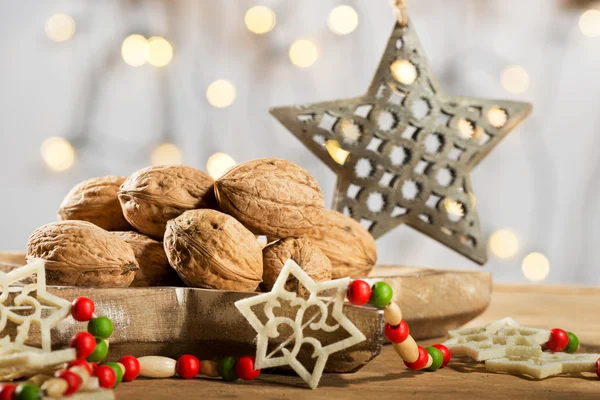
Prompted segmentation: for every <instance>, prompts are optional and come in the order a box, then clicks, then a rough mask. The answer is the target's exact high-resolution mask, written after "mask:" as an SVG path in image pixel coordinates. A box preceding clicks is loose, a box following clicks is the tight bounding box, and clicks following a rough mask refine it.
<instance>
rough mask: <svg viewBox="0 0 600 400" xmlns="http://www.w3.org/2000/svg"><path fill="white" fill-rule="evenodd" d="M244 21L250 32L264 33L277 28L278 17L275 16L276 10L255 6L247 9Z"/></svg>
mask: <svg viewBox="0 0 600 400" xmlns="http://www.w3.org/2000/svg"><path fill="white" fill-rule="evenodd" d="M244 22H245V23H246V28H248V30H249V31H250V32H252V33H256V34H257V35H263V34H265V33H268V32H271V31H272V30H273V28H275V23H276V22H277V17H276V16H275V12H274V11H273V10H271V9H270V8H269V7H266V6H254V7H252V8H250V9H249V10H248V11H246V15H245V16H244Z"/></svg>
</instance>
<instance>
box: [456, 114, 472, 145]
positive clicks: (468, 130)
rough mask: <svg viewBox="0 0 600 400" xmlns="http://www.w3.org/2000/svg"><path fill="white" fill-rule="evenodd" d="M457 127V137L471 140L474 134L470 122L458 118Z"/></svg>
mask: <svg viewBox="0 0 600 400" xmlns="http://www.w3.org/2000/svg"><path fill="white" fill-rule="evenodd" d="M457 126H458V136H460V137H461V138H463V139H465V140H468V139H471V138H472V137H473V134H474V133H475V127H474V126H473V123H472V122H471V121H469V120H467V119H464V118H460V119H459V120H458V122H457Z"/></svg>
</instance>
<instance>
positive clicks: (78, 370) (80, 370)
mask: <svg viewBox="0 0 600 400" xmlns="http://www.w3.org/2000/svg"><path fill="white" fill-rule="evenodd" d="M69 371H71V372H73V373H75V374H77V375H79V378H81V385H80V386H81V387H85V386H86V385H87V383H88V380H89V379H90V374H89V373H88V370H87V369H86V368H85V367H82V366H80V365H77V366H74V367H71V368H69Z"/></svg>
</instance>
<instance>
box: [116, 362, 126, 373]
mask: <svg viewBox="0 0 600 400" xmlns="http://www.w3.org/2000/svg"><path fill="white" fill-rule="evenodd" d="M117 365H118V366H119V368H121V371H123V375H125V372H127V371H126V370H125V366H124V365H123V364H121V363H120V362H118V363H117Z"/></svg>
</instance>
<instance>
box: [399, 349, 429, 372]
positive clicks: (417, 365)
mask: <svg viewBox="0 0 600 400" xmlns="http://www.w3.org/2000/svg"><path fill="white" fill-rule="evenodd" d="M428 361H429V353H428V352H427V350H425V349H424V348H423V347H421V346H419V358H418V359H417V361H415V362H413V363H409V362H406V361H404V365H406V366H407V367H408V368H410V369H414V370H415V371H420V370H422V369H423V368H425V366H426V365H427V362H428Z"/></svg>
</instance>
